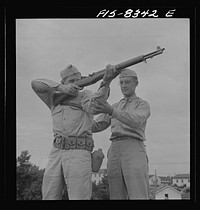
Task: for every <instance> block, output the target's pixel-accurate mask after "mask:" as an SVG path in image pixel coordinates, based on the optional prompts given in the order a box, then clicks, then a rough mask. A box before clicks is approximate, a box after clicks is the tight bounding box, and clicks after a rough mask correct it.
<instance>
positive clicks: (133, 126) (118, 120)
mask: <svg viewBox="0 0 200 210" xmlns="http://www.w3.org/2000/svg"><path fill="white" fill-rule="evenodd" d="M112 107H113V108H114V109H113V113H112V116H110V115H108V114H101V115H100V116H99V117H98V118H97V119H96V120H95V121H94V123H93V132H94V133H95V132H99V131H102V130H104V129H105V128H107V127H109V126H110V125H111V132H112V135H111V137H110V140H113V139H117V138H123V137H133V138H137V139H139V140H143V141H144V140H146V137H145V128H146V123H147V119H148V117H149V116H150V106H149V103H148V102H147V101H144V100H142V99H141V98H139V97H137V96H136V95H134V96H132V97H130V98H128V99H126V98H123V99H122V100H120V101H119V102H118V103H115V104H113V105H112Z"/></svg>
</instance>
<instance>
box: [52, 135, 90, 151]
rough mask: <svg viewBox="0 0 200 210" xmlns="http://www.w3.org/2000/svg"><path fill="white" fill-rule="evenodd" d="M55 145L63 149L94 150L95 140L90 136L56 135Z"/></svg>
mask: <svg viewBox="0 0 200 210" xmlns="http://www.w3.org/2000/svg"><path fill="white" fill-rule="evenodd" d="M54 137H55V138H54V141H53V146H54V147H56V148H59V149H63V150H69V149H82V150H88V151H90V152H91V151H92V150H93V148H94V141H93V139H92V138H91V137H88V136H68V137H64V136H62V135H59V134H56V135H54Z"/></svg>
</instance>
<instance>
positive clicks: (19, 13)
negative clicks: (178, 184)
mask: <svg viewBox="0 0 200 210" xmlns="http://www.w3.org/2000/svg"><path fill="white" fill-rule="evenodd" d="M129 8H133V9H134V8H135V9H138V8H140V9H148V8H149V9H152V8H153V9H158V11H161V14H165V13H164V12H163V11H166V8H167V9H176V14H175V15H174V16H173V18H189V19H190V97H191V100H190V107H191V110H190V111H191V124H190V125H191V131H190V134H191V141H190V142H191V147H190V148H191V151H190V154H191V157H190V158H191V173H190V176H191V199H190V200H185V201H183V200H182V201H181V202H179V201H175V202H172V201H167V203H166V202H165V201H161V203H160V201H155V202H156V205H157V204H162V205H163V204H164V205H168V204H173V206H174V205H176V204H177V205H182V204H183V205H184V206H185V205H187V204H196V202H197V188H196V186H197V179H198V176H197V168H196V167H197V162H196V160H197V153H196V148H197V145H196V143H197V142H196V106H195V105H196V42H197V40H196V38H197V37H196V35H197V33H196V31H197V17H196V13H197V8H196V7H192V6H190V7H184V6H182V7H177V6H166V7H162V6H149V7H147V6H145V7H143V6H139V4H138V5H135V6H130V5H128V6H123V7H120V6H116V7H113V6H112V7H109V6H108V7H107V6H106V4H105V6H103V7H102V6H100V7H92V6H86V5H85V6H82V7H81V5H80V4H79V7H77V5H76V6H72V5H67V4H66V2H65V3H63V2H61V3H58V4H56V3H54V4H50V5H48V6H47V5H40V4H38V3H33V2H31V3H28V5H27V3H26V4H23V5H21V4H17V5H14V6H13V5H12V6H4V22H5V24H4V30H5V33H4V41H5V43H4V49H5V52H4V53H5V58H6V60H5V65H4V69H5V72H4V73H5V77H4V78H5V79H6V80H5V81H4V82H5V88H6V89H5V92H4V93H5V94H4V96H5V100H4V102H5V103H4V105H5V106H4V117H5V121H4V122H5V123H4V131H6V132H5V133H6V135H5V137H4V147H3V153H2V154H4V157H3V160H4V161H3V163H4V179H3V187H4V194H3V197H4V203H6V204H7V205H8V204H10V203H11V202H9V201H12V203H13V201H16V193H15V192H16V189H15V186H16V180H15V178H16V177H15V176H16V122H17V121H16V120H17V118H16V116H17V113H16V106H14V104H15V105H16V91H15V87H16V53H15V52H16V46H15V44H16V41H15V20H16V19H17V18H96V15H97V14H98V12H99V11H100V10H102V9H108V10H111V11H112V10H115V9H117V10H124V11H125V10H127V9H129ZM159 18H164V17H159ZM14 102H15V103H14ZM101 202H103V201H101ZM134 202H135V201H134ZM137 202H139V201H137ZM155 202H153V201H151V202H147V203H145V202H142V204H143V205H144V204H146V205H149V204H155ZM163 202H165V203H163ZM28 203H30V204H31V206H33V204H34V205H35V204H37V203H38V202H37V201H36V202H34V203H33V202H30V201H29V202H28ZM16 204H17V205H20V204H22V205H27V202H24V201H23V203H22V202H20V201H16ZM72 204H73V205H74V203H72ZM111 204H112V203H111ZM140 204H141V202H139V205H140ZM40 205H41V203H40ZM67 205H69V204H67ZM106 205H107V204H106Z"/></svg>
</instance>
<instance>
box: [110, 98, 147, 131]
mask: <svg viewBox="0 0 200 210" xmlns="http://www.w3.org/2000/svg"><path fill="white" fill-rule="evenodd" d="M149 116H150V106H149V104H148V102H146V101H142V102H140V104H139V105H138V106H137V108H133V109H129V110H119V109H115V108H114V109H113V113H112V117H113V118H115V119H117V120H119V121H120V122H121V123H123V124H125V125H127V126H129V127H131V128H139V127H140V126H142V125H143V123H144V122H145V121H146V120H147V119H148V117H149Z"/></svg>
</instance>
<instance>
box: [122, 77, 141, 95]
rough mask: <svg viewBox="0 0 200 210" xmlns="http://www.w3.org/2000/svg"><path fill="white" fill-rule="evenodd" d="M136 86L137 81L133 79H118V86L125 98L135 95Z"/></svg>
mask: <svg viewBox="0 0 200 210" xmlns="http://www.w3.org/2000/svg"><path fill="white" fill-rule="evenodd" d="M137 84H138V81H137V80H135V79H134V78H133V77H124V78H120V80H119V85H120V88H121V91H122V94H123V95H124V96H126V97H130V96H132V95H133V94H135V88H136V86H137Z"/></svg>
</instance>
